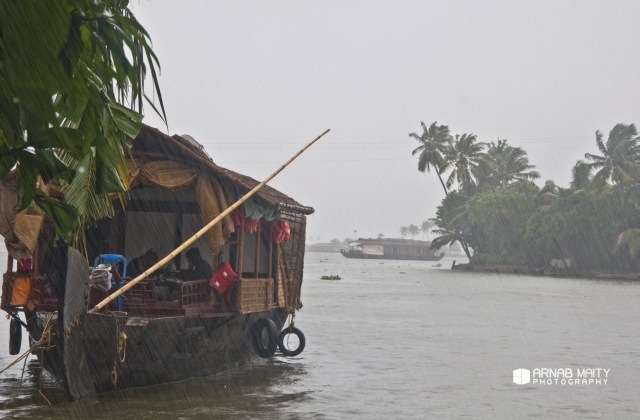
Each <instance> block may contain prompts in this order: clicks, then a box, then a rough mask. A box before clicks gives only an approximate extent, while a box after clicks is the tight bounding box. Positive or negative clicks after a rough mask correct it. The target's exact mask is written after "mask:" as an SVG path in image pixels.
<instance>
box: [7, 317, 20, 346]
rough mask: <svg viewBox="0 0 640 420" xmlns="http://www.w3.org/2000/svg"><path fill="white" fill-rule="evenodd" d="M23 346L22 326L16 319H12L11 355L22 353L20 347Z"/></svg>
mask: <svg viewBox="0 0 640 420" xmlns="http://www.w3.org/2000/svg"><path fill="white" fill-rule="evenodd" d="M21 344H22V325H20V323H19V322H18V321H16V320H15V319H13V318H11V322H10V323H9V354H11V355H16V354H18V353H20V345H21Z"/></svg>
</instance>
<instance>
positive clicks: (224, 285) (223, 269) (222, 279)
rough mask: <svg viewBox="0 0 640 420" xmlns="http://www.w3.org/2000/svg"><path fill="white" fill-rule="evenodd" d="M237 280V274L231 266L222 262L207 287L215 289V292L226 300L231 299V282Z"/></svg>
mask: <svg viewBox="0 0 640 420" xmlns="http://www.w3.org/2000/svg"><path fill="white" fill-rule="evenodd" d="M237 278H238V274H236V272H235V271H234V270H233V267H231V264H229V263H227V262H223V263H222V264H220V268H218V271H216V273H215V274H214V275H213V277H211V280H209V286H211V287H213V288H214V289H216V292H218V294H219V295H220V296H222V297H223V298H225V299H226V300H230V299H231V289H233V282H234V281H236V279H237Z"/></svg>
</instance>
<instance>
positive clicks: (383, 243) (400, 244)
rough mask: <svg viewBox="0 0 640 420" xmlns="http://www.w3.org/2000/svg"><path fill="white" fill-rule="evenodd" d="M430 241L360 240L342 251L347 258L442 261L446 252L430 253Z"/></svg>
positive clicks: (351, 243)
mask: <svg viewBox="0 0 640 420" xmlns="http://www.w3.org/2000/svg"><path fill="white" fill-rule="evenodd" d="M430 246H431V242H430V241H415V240H412V239H411V240H409V239H362V238H360V239H358V240H356V241H352V242H350V243H349V250H348V251H345V250H341V251H340V253H341V254H342V255H343V256H344V257H346V258H364V259H376V260H417V261H440V260H441V259H442V258H443V257H444V252H441V253H440V254H437V253H436V252H435V251H430V250H429V247H430Z"/></svg>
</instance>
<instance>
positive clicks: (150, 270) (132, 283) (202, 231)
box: [89, 130, 329, 313]
mask: <svg viewBox="0 0 640 420" xmlns="http://www.w3.org/2000/svg"><path fill="white" fill-rule="evenodd" d="M328 132H329V130H326V131H325V132H324V133H322V134H320V135H319V136H318V137H316V138H315V139H313V140H311V141H310V142H309V143H308V144H307V145H306V146H305V147H303V148H302V149H300V150H299V151H298V152H297V153H296V154H295V155H293V156H292V157H291V158H290V159H289V160H288V161H286V162H285V163H284V164H283V165H282V166H281V167H280V168H278V169H277V170H276V171H275V172H274V173H272V174H271V175H269V176H268V177H267V178H265V180H264V181H262V182H261V183H259V184H258V185H256V186H255V187H254V188H253V189H252V190H251V191H249V192H248V193H246V194H245V195H244V196H243V197H242V198H240V199H239V200H238V201H236V202H235V203H233V204H232V205H230V206H229V207H228V208H227V209H226V210H224V211H223V212H222V213H220V214H219V215H218V216H217V217H216V218H215V219H213V220H212V221H210V222H209V223H207V225H206V226H204V227H203V228H202V229H200V230H199V231H198V232H196V234H195V235H193V236H192V237H191V238H189V239H187V240H186V241H185V242H184V243H183V244H182V245H180V246H179V247H177V248H176V249H174V250H173V251H171V252H170V253H169V255H167V256H166V257H164V258H163V259H161V260H160V261H158V262H157V263H155V264H154V265H152V266H151V267H150V268H148V269H147V270H146V271H145V272H144V273H142V274H140V275H139V276H138V277H136V278H135V279H133V280H131V281H130V282H129V283H127V284H125V285H124V287H122V288H121V289H120V290H118V291H117V292H116V293H114V294H112V295H109V296H107V297H106V298H105V299H103V300H102V302H100V303H98V304H97V305H96V306H95V307H94V308H93V309H91V310H90V311H89V313H95V312H98V311H99V310H100V309H102V308H104V307H105V306H106V305H107V304H108V303H109V302H111V301H112V300H114V299H116V298H117V297H118V296H120V295H122V294H123V293H124V292H126V291H127V290H129V289H131V288H132V287H133V286H135V285H136V284H137V283H138V282H140V281H142V280H143V279H145V278H147V277H149V275H151V274H152V273H154V272H155V271H156V270H157V269H159V268H160V267H162V266H163V265H165V264H166V263H167V262H168V261H170V260H171V259H172V258H174V257H175V256H176V255H178V254H180V253H181V252H182V251H184V250H185V249H186V248H187V247H188V246H189V245H191V244H192V243H194V242H195V241H197V240H198V238H200V237H201V236H202V235H204V234H205V233H206V232H207V231H208V230H209V229H211V228H212V227H213V226H215V225H216V224H217V223H219V222H220V221H221V220H222V219H224V218H225V217H227V215H229V214H230V213H231V212H232V211H233V210H235V209H236V208H237V207H238V206H240V205H241V204H242V203H244V202H245V201H247V200H248V199H249V198H250V197H251V196H252V195H254V194H255V193H257V192H258V191H260V189H261V188H262V187H264V186H265V185H267V182H269V181H271V180H272V179H273V178H275V177H276V176H277V175H278V174H279V173H280V172H282V170H283V169H284V168H286V167H287V166H289V164H290V163H291V162H293V161H294V160H295V159H296V158H297V157H298V156H300V155H301V154H302V152H304V151H305V150H307V149H308V148H309V147H311V145H312V144H313V143H315V142H316V141H318V140H319V139H320V138H321V137H322V136H324V135H325V134H327V133H328Z"/></svg>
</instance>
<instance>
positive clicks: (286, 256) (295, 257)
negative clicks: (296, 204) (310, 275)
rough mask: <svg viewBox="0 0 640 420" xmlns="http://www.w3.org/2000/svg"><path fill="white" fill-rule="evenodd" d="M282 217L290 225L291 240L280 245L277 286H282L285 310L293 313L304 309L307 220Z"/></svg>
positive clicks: (293, 215) (289, 215)
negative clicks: (302, 299)
mask: <svg viewBox="0 0 640 420" xmlns="http://www.w3.org/2000/svg"><path fill="white" fill-rule="evenodd" d="M280 217H281V218H282V219H284V220H286V221H287V223H289V227H290V228H291V238H290V239H289V240H287V241H282V242H280V243H279V244H278V247H279V249H278V272H277V276H278V277H277V279H276V280H277V284H278V286H280V285H281V284H282V291H280V290H278V300H279V301H280V300H281V297H280V293H281V292H282V294H283V295H284V306H285V308H286V309H287V310H288V311H289V312H291V313H293V312H294V311H295V310H297V309H300V308H301V307H302V302H301V301H300V290H301V288H302V271H303V268H304V245H305V239H306V228H307V218H306V217H305V216H303V215H301V214H294V213H287V212H281V215H280Z"/></svg>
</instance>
